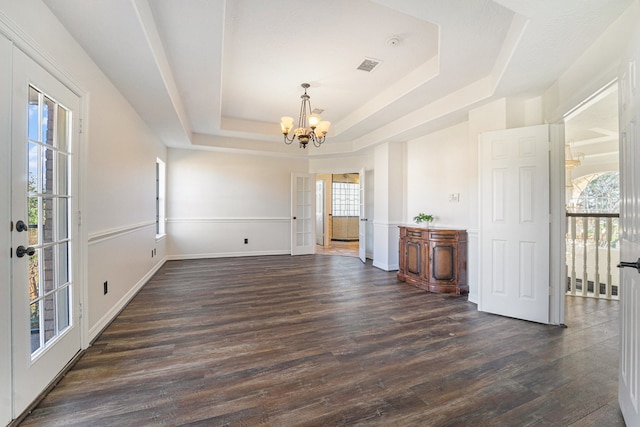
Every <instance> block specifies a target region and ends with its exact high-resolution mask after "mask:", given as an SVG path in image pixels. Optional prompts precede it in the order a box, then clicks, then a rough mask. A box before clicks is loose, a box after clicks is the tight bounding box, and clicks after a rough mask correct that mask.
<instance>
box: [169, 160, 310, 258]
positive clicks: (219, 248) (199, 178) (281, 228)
mask: <svg viewBox="0 0 640 427" xmlns="http://www.w3.org/2000/svg"><path fill="white" fill-rule="evenodd" d="M308 169H309V162H308V160H307V159H299V158H278V157H272V156H257V155H246V154H234V153H225V152H213V151H194V150H181V149H170V150H169V153H168V163H167V200H168V201H169V203H168V205H167V235H168V245H169V246H168V255H169V257H170V258H172V259H181V258H211V257H227V256H248V255H271V254H288V253H290V252H291V173H293V172H297V173H307V171H308ZM244 239H248V243H247V244H245V243H244Z"/></svg>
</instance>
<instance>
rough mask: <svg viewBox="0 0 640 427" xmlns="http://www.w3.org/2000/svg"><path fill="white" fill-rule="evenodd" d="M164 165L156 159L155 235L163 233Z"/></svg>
mask: <svg viewBox="0 0 640 427" xmlns="http://www.w3.org/2000/svg"><path fill="white" fill-rule="evenodd" d="M164 223H165V165H164V162H163V161H162V160H160V159H156V236H163V235H164V234H165V229H164Z"/></svg>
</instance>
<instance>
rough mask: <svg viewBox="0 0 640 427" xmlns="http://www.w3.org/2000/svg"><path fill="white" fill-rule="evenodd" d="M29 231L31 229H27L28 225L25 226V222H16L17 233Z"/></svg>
mask: <svg viewBox="0 0 640 427" xmlns="http://www.w3.org/2000/svg"><path fill="white" fill-rule="evenodd" d="M28 229H29V227H27V224H25V223H24V221H23V220H20V221H18V222H16V231H17V232H21V231H27V230H28Z"/></svg>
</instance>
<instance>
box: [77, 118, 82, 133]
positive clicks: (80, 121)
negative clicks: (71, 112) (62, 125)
mask: <svg viewBox="0 0 640 427" xmlns="http://www.w3.org/2000/svg"><path fill="white" fill-rule="evenodd" d="M82 124H83V122H82V119H78V127H79V128H80V130H79V132H80V133H82V130H83V129H82Z"/></svg>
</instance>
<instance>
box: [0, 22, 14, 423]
mask: <svg viewBox="0 0 640 427" xmlns="http://www.w3.org/2000/svg"><path fill="white" fill-rule="evenodd" d="M11 49H12V47H11V42H9V40H7V39H6V38H4V37H3V36H2V35H1V34H0V58H3V60H2V61H0V141H2V142H0V200H2V201H3V202H2V203H0V242H9V241H10V239H11V237H10V236H11V231H10V230H9V224H10V223H11V211H10V205H9V203H7V201H8V200H10V197H11V186H10V184H9V183H10V182H11V144H9V143H8V141H10V140H11V101H10V100H11V84H10V82H11V72H12V64H11V60H10V58H11ZM5 141H6V142H5ZM10 259H11V258H10V246H9V245H8V244H3V245H1V246H0V384H2V386H0V425H3V426H4V425H7V424H9V422H10V421H11V419H12V416H11V415H12V414H11V395H12V386H11V302H10V301H11V292H10V289H9V283H10V280H11V273H10V269H11V261H10Z"/></svg>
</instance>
